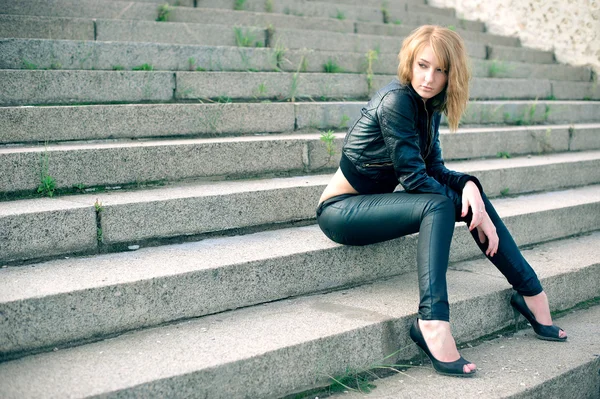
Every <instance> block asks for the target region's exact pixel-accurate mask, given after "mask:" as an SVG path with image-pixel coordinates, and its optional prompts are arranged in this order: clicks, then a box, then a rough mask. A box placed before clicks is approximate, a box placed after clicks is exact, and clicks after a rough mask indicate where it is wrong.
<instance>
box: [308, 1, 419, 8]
mask: <svg viewBox="0 0 600 399" xmlns="http://www.w3.org/2000/svg"><path fill="white" fill-rule="evenodd" d="M308 1H318V2H321V3H332V4H349V5H351V6H365V7H381V6H382V1H381V0H308ZM425 3H426V2H425V1H424V0H394V2H393V4H394V5H398V4H400V5H401V4H406V5H408V4H410V5H423V4H425ZM388 4H389V2H388Z"/></svg>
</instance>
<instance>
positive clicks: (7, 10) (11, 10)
mask: <svg viewBox="0 0 600 399" xmlns="http://www.w3.org/2000/svg"><path fill="white" fill-rule="evenodd" d="M0 10H1V12H2V14H17V15H35V16H41V17H70V18H73V17H74V18H109V19H143V20H148V21H154V20H156V18H157V17H158V7H157V6H156V5H155V4H148V3H145V4H144V3H138V2H131V1H102V0H19V1H11V0H0Z"/></svg>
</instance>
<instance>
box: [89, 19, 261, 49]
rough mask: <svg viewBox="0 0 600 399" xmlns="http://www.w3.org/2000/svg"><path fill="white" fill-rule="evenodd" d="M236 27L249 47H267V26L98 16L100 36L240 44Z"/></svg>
mask: <svg viewBox="0 0 600 399" xmlns="http://www.w3.org/2000/svg"><path fill="white" fill-rule="evenodd" d="M236 29H239V32H240V34H241V35H242V36H244V37H245V38H246V39H247V40H249V45H248V47H265V38H266V31H265V29H264V28H255V27H239V28H237V27H232V26H227V25H202V24H188V23H176V22H152V21H133V20H132V21H119V20H108V19H105V20H97V21H96V40H101V41H121V42H123V41H125V42H150V43H173V44H202V45H207V46H237V42H236V34H235V31H236Z"/></svg>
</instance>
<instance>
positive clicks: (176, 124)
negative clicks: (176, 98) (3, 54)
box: [0, 103, 294, 143]
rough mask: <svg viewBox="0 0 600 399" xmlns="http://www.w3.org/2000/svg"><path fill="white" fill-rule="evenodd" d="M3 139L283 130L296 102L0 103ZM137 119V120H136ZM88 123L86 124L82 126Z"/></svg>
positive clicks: (291, 121)
mask: <svg viewBox="0 0 600 399" xmlns="http://www.w3.org/2000/svg"><path fill="white" fill-rule="evenodd" d="M0 120H2V122H3V123H2V124H0V142H4V143H11V142H13V143H14V142H21V143H23V142H45V141H54V140H56V141H62V140H87V139H100V138H101V139H111V138H144V137H146V138H147V137H165V136H198V135H202V136H209V137H211V136H213V137H214V136H220V135H233V134H235V135H244V134H263V133H280V132H284V131H289V130H292V129H293V128H294V105H293V104H286V103H279V104H233V103H216V104H128V105H85V106H62V107H3V108H0ZM132 120H133V121H135V123H131V121H132ZM82 125H84V126H86V129H82Z"/></svg>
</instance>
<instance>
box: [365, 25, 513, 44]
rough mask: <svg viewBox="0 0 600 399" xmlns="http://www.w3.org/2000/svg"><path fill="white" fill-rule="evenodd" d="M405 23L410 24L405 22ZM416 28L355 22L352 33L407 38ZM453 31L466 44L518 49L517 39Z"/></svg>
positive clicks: (414, 26)
mask: <svg viewBox="0 0 600 399" xmlns="http://www.w3.org/2000/svg"><path fill="white" fill-rule="evenodd" d="M407 22H411V21H410V20H407ZM417 26H418V23H415V24H401V25H398V24H378V23H373V22H356V23H355V30H354V33H362V34H365V35H380V36H400V37H406V36H408V35H409V34H410V33H411V32H412V31H413V29H415V28H416V27H417ZM453 30H454V31H455V32H457V33H458V34H459V35H460V36H461V37H462V38H463V39H464V40H465V41H468V42H480V43H485V44H489V45H501V46H513V47H520V46H521V42H520V41H519V38H518V37H509V36H500V35H494V34H491V33H487V32H478V31H474V30H466V29H461V28H460V27H454V28H453Z"/></svg>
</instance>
